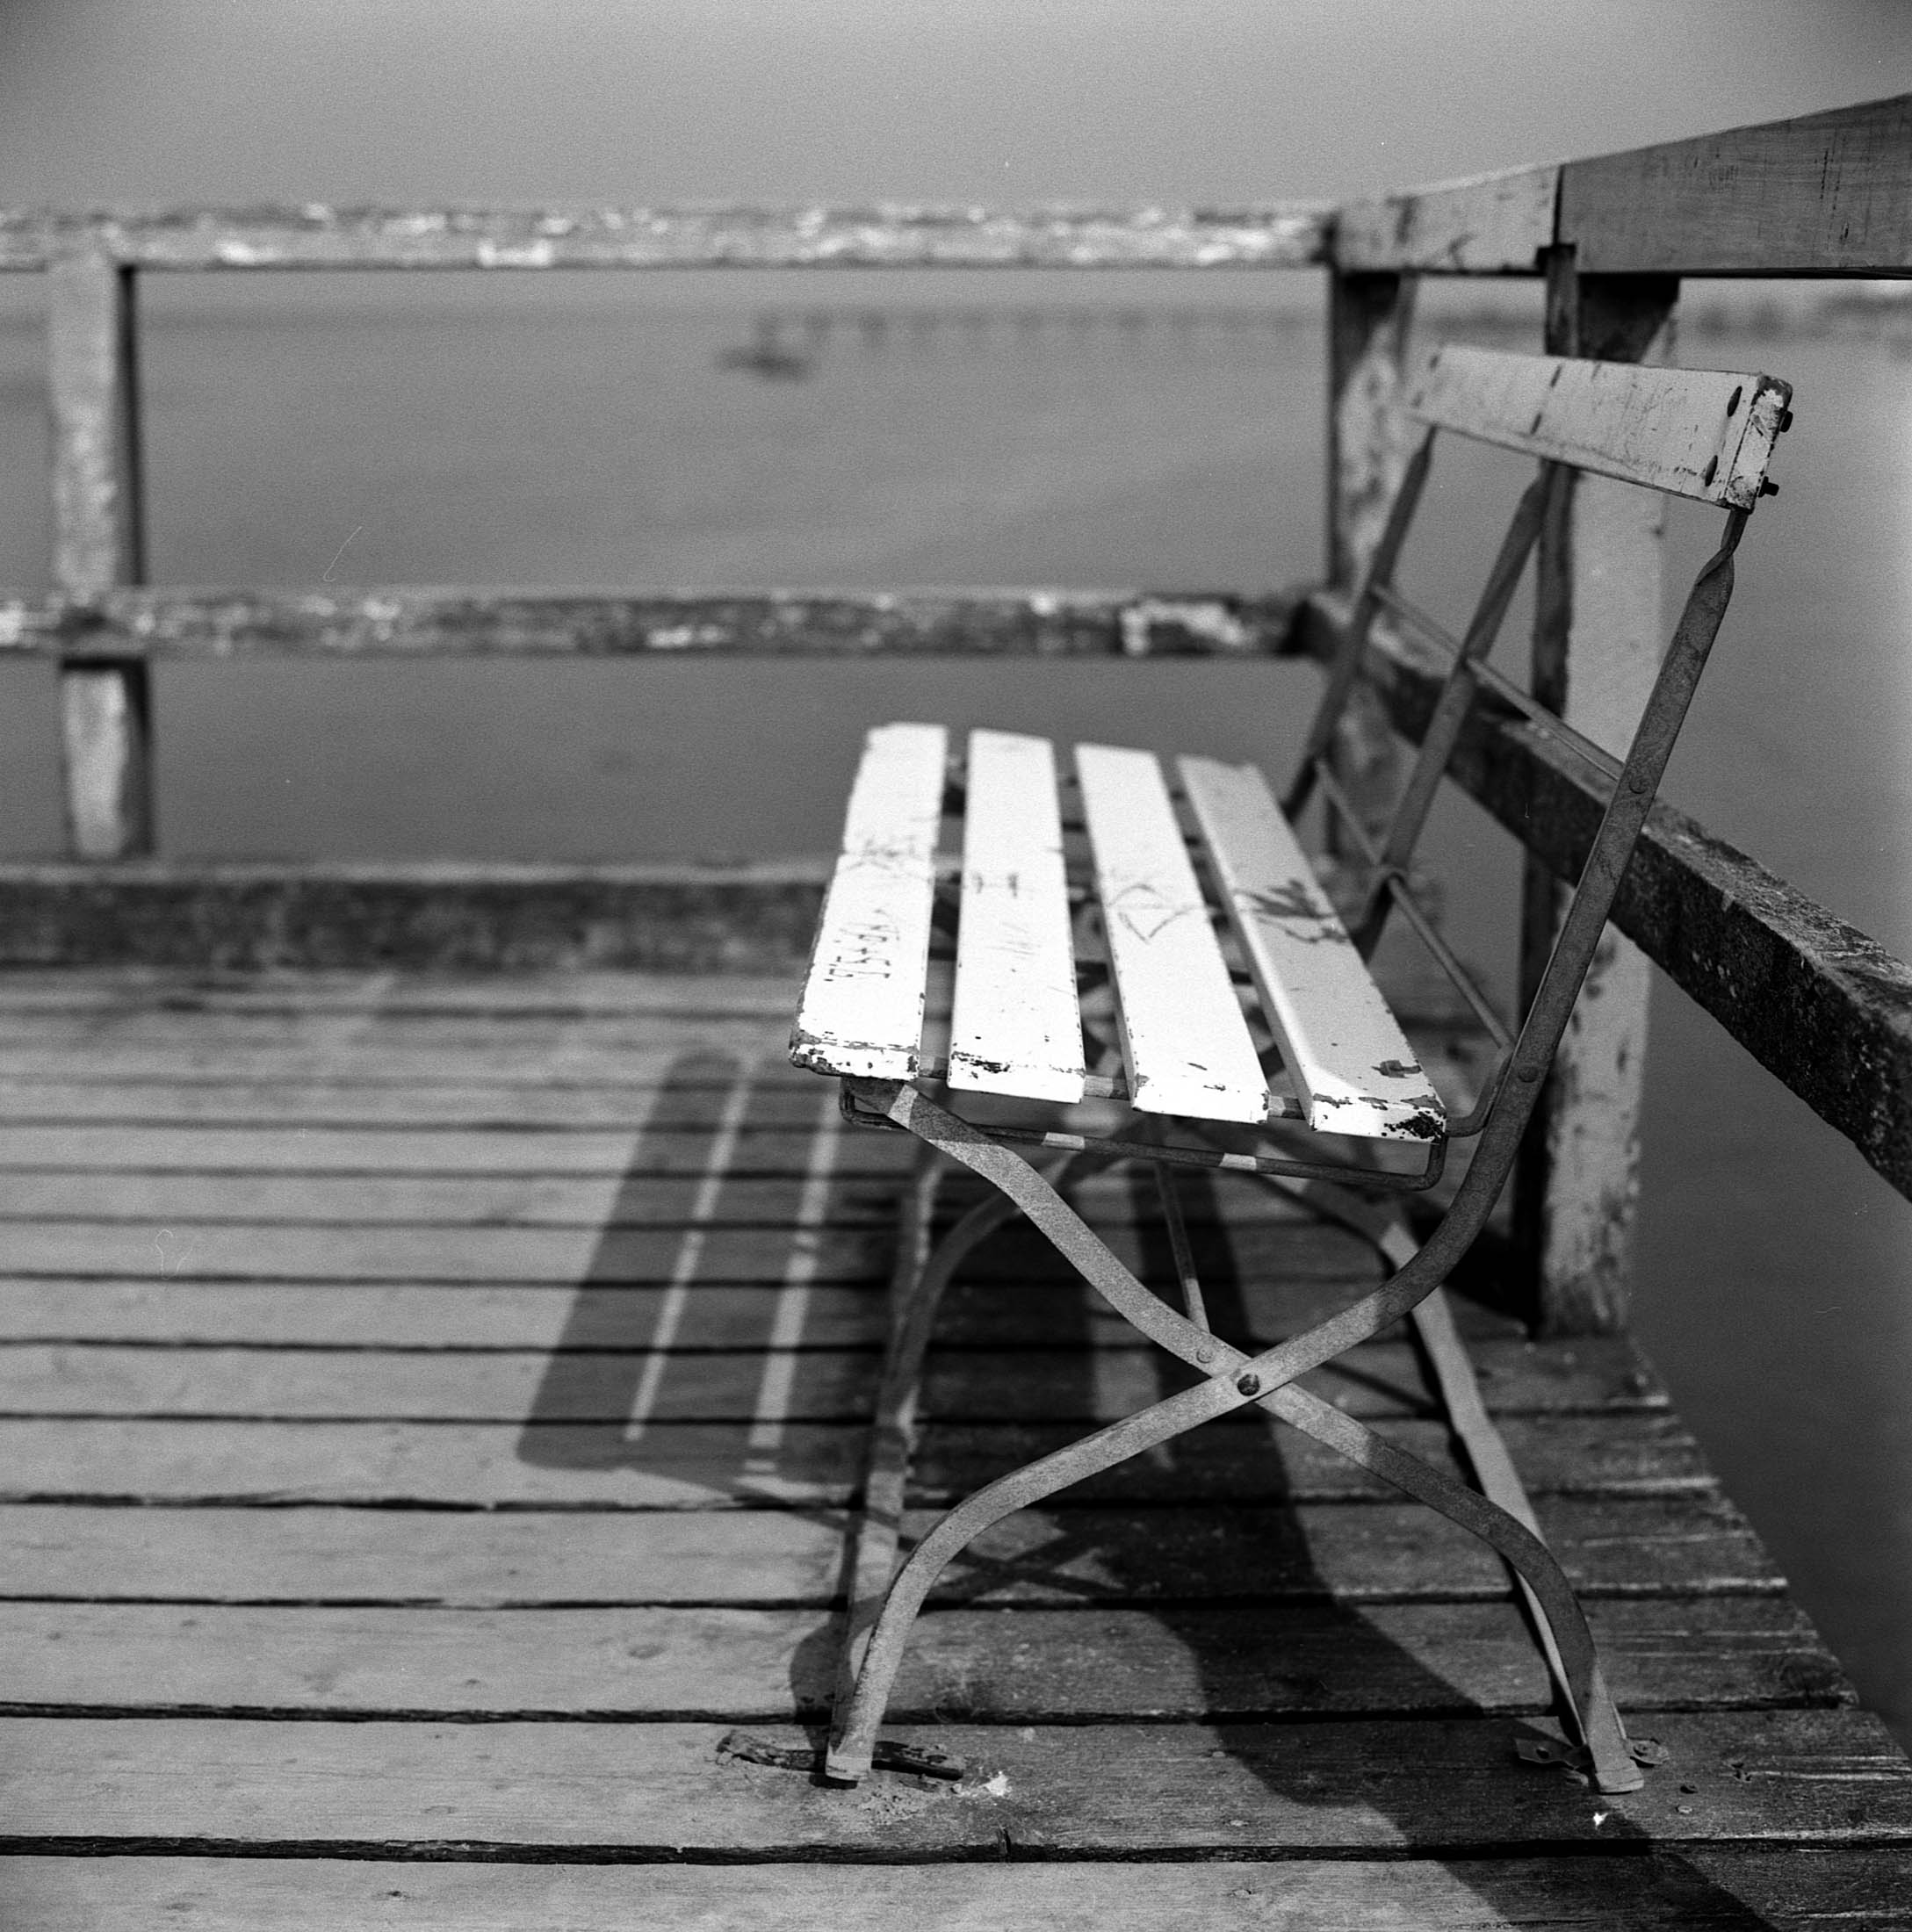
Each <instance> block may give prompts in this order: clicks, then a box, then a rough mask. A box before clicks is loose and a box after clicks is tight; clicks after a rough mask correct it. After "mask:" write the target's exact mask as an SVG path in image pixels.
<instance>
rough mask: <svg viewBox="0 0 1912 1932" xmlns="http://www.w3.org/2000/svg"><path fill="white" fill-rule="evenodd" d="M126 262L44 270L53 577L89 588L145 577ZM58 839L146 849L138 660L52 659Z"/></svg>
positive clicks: (105, 850)
mask: <svg viewBox="0 0 1912 1932" xmlns="http://www.w3.org/2000/svg"><path fill="white" fill-rule="evenodd" d="M133 302H134V294H133V270H131V269H127V268H122V267H120V266H119V263H115V262H113V261H112V260H111V259H109V258H108V257H107V256H104V255H101V254H97V253H91V252H87V253H77V254H73V255H69V256H61V257H60V258H58V259H56V260H55V261H54V262H53V263H51V264H50V265H49V266H48V268H47V391H48V395H49V399H50V401H51V405H52V415H53V537H54V559H53V575H54V584H55V586H56V587H57V588H59V589H60V590H61V591H62V592H64V593H65V594H67V595H69V596H78V597H84V596H93V595H97V594H98V593H99V592H101V591H103V590H106V589H109V588H112V586H113V585H115V584H135V583H138V582H140V581H141V579H142V577H143V576H144V575H145V559H144V556H143V554H142V531H141V515H140V429H139V385H138V374H137V362H136V357H135V344H134V314H133ZM60 710H61V744H62V749H63V753H64V771H65V781H66V783H65V789H66V816H67V838H68V844H69V849H70V850H71V852H72V854H73V855H74V856H75V857H76V858H81V859H119V858H126V857H130V856H134V855H137V854H143V853H148V852H150V851H151V850H152V849H153V801H152V765H151V739H152V731H151V716H152V700H151V696H150V692H149V689H148V677H147V667H146V665H145V663H144V661H143V660H140V659H125V660H106V661H93V660H88V661H84V662H81V661H74V660H69V661H67V662H65V663H62V664H61V667H60Z"/></svg>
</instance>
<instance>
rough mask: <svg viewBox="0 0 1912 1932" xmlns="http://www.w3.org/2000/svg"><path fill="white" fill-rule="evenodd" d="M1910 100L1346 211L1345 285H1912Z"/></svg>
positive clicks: (1342, 222)
mask: <svg viewBox="0 0 1912 1932" xmlns="http://www.w3.org/2000/svg"><path fill="white" fill-rule="evenodd" d="M1908 152H1912V94H1900V95H1895V96H1894V97H1892V98H1890V99H1887V100H1879V101H1864V102H1861V103H1859V104H1858V105H1857V106H1854V107H1840V108H1835V109H1833V110H1832V111H1831V112H1828V113H1823V114H1807V115H1803V116H1800V118H1798V119H1793V120H1783V121H1765V122H1762V123H1760V124H1758V125H1757V126H1751V127H1734V128H1728V129H1727V130H1726V131H1725V132H1723V133H1717V134H1704V135H1701V136H1699V138H1698V139H1696V140H1692V141H1665V142H1662V143H1660V144H1658V145H1656V146H1654V147H1651V148H1634V149H1632V150H1630V151H1628V152H1627V153H1625V154H1619V155H1598V156H1597V157H1595V158H1594V159H1591V160H1588V161H1571V162H1566V163H1565V164H1564V165H1562V166H1548V167H1544V168H1525V169H1513V170H1512V171H1510V172H1508V173H1504V174H1497V175H1484V176H1482V177H1478V178H1477V179H1475V180H1470V181H1454V182H1442V183H1438V184H1434V185H1432V186H1430V187H1425V188H1414V189H1408V190H1405V191H1403V192H1401V193H1398V194H1390V195H1383V196H1380V197H1378V198H1374V199H1373V200H1370V201H1361V202H1355V203H1352V204H1350V205H1347V206H1346V207H1344V208H1342V209H1340V210H1339V211H1338V213H1337V216H1336V222H1335V238H1334V255H1335V259H1336V261H1337V262H1338V263H1339V264H1340V266H1341V267H1342V268H1343V269H1346V270H1354V269H1360V270H1370V271H1377V272H1378V271H1385V270H1410V271H1418V272H1420V273H1423V274H1429V275H1538V274H1540V273H1542V272H1544V270H1545V260H1544V253H1545V251H1546V250H1547V249H1551V248H1555V247H1562V248H1570V249H1573V250H1574V251H1575V253H1576V256H1577V257H1578V260H1579V263H1580V268H1581V270H1582V272H1583V273H1586V274H1604V275H1680V276H1695V275H1735V276H1857V277H1866V278H1871V277H1878V276H1897V275H1912V169H1908V168H1907V166H1906V159H1905V157H1906V155H1907V154H1908Z"/></svg>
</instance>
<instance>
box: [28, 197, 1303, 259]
mask: <svg viewBox="0 0 1912 1932" xmlns="http://www.w3.org/2000/svg"><path fill="white" fill-rule="evenodd" d="M1326 228H1327V211H1326V210H1325V209H1324V208H1323V207H1321V206H1319V205H1315V204H1313V203H1302V202H1283V203H1278V204H1269V205H1259V206H1254V207H1246V208H1222V209H1207V208H1173V207H1152V208H1116V209H1101V208H1081V207H1040V208H1025V209H1018V208H976V207H962V208H958V207H937V206H913V205H877V206H869V207H823V206H819V207H802V208H580V209H555V208H554V209H523V210H510V209H484V208H422V209H396V208H331V207H323V206H317V205H311V206H306V207H298V208H264V209H206V208H187V209H178V210H165V209H161V210H155V211H149V212H126V213H117V212H105V211H102V212H97V213H77V214H68V213H49V212H46V211H42V210H37V209H13V210H0V269H38V268H45V267H47V265H48V264H49V263H53V262H54V261H57V260H61V259H64V258H65V257H67V256H69V255H72V254H75V253H85V254H91V255H99V256H104V257H105V259H107V260H109V261H112V262H115V263H119V264H120V265H121V266H123V267H127V268H140V269H177V270H191V269H343V268H351V269H372V268H391V269H559V268H624V269H631V268H666V269H692V268H1175V269H1180V268H1202V269H1215V268H1247V269H1265V268H1304V267H1307V266H1309V265H1310V264H1311V263H1317V262H1319V261H1320V260H1321V259H1322V256H1323V250H1324V238H1325V234H1326Z"/></svg>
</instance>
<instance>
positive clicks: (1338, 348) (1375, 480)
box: [1327, 268, 1415, 856]
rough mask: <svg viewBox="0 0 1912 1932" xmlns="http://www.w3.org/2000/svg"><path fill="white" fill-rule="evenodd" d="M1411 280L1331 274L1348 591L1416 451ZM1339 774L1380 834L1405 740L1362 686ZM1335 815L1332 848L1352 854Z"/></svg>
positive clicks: (1336, 526)
mask: <svg viewBox="0 0 1912 1932" xmlns="http://www.w3.org/2000/svg"><path fill="white" fill-rule="evenodd" d="M1414 288H1415V283H1414V278H1413V277H1412V276H1408V275H1396V274H1371V273H1354V272H1351V271H1348V270H1341V269H1338V268H1331V270H1329V278H1328V532H1327V534H1328V580H1329V581H1330V582H1331V583H1332V584H1334V585H1335V586H1337V587H1338V588H1342V589H1346V588H1350V587H1352V585H1353V582H1354V580H1355V578H1356V577H1357V576H1358V575H1359V574H1360V570H1361V566H1363V565H1364V564H1365V563H1366V562H1367V559H1368V557H1369V556H1370V555H1371V554H1372V553H1373V551H1374V545H1375V544H1377V543H1378V542H1379V541H1380V539H1381V530H1382V524H1383V523H1385V522H1386V521H1387V515H1388V506H1389V503H1390V502H1391V501H1393V499H1394V493H1395V491H1396V488H1397V487H1399V485H1400V481H1401V476H1402V472H1403V471H1404V470H1405V469H1406V467H1407V459H1408V451H1409V450H1410V449H1411V447H1412V440H1413V439H1412V436H1411V424H1410V423H1409V422H1408V421H1407V419H1406V417H1405V416H1404V415H1403V413H1402V411H1401V410H1400V408H1399V407H1397V405H1398V400H1399V396H1400V392H1401V386H1402V378H1403V372H1404V370H1405V366H1406V362H1407V351H1408V331H1409V328H1410V326H1411V323H1412V321H1413V316H1414ZM1333 760H1334V765H1335V775H1336V776H1337V777H1338V778H1339V779H1340V781H1341V783H1342V785H1343V787H1344V789H1346V792H1347V794H1348V797H1350V798H1352V799H1353V801H1354V803H1355V804H1356V805H1357V807H1358V808H1359V810H1360V813H1361V817H1362V818H1363V820H1364V821H1365V822H1366V823H1367V825H1368V827H1369V829H1370V830H1371V831H1372V832H1373V833H1374V834H1375V836H1376V837H1377V838H1378V837H1379V836H1380V835H1381V833H1382V832H1383V831H1384V830H1385V829H1386V826H1387V822H1388V818H1389V813H1390V812H1391V811H1393V809H1394V802H1395V799H1396V797H1397V796H1398V794H1399V791H1400V789H1401V785H1402V783H1403V761H1402V753H1401V746H1400V740H1399V739H1396V736H1395V735H1394V732H1392V731H1391V730H1390V729H1389V725H1388V723H1387V721H1386V718H1385V717H1384V716H1383V714H1382V708H1381V704H1380V701H1379V700H1378V699H1377V698H1375V697H1374V694H1373V693H1372V692H1370V691H1369V690H1368V689H1367V688H1366V687H1365V686H1363V685H1357V686H1356V687H1355V688H1354V690H1353V693H1352V695H1351V696H1350V698H1349V702H1348V705H1347V708H1346V710H1345V711H1344V712H1343V713H1342V715H1341V723H1340V726H1339V728H1338V731H1337V732H1336V736H1335V745H1334V751H1333ZM1335 833H1336V826H1335V823H1334V819H1333V818H1332V816H1331V817H1330V818H1329V820H1328V849H1329V851H1330V852H1331V853H1333V854H1336V855H1337V856H1342V855H1345V854H1344V853H1343V850H1342V847H1341V845H1340V842H1339V841H1338V840H1337V838H1336V836H1335Z"/></svg>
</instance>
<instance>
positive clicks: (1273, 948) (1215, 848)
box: [1176, 758, 1446, 1140]
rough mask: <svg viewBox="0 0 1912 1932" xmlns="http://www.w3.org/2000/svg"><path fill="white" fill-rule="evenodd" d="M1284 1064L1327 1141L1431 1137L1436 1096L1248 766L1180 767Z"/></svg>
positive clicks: (1204, 763) (1189, 761)
mask: <svg viewBox="0 0 1912 1932" xmlns="http://www.w3.org/2000/svg"><path fill="white" fill-rule="evenodd" d="M1176 766H1177V769H1178V771H1179V772H1180V776H1181V781H1182V789H1183V790H1184V792H1185V793H1186V794H1187V799H1188V804H1189V808H1190V810H1191V811H1193V812H1194V818H1195V822H1196V825H1198V827H1199V828H1200V831H1201V840H1202V846H1203V848H1204V850H1205V851H1206V853H1207V854H1208V858H1209V864H1210V866H1211V867H1212V869H1213V870H1214V873H1215V876H1216V882H1217V883H1218V884H1219V886H1220V888H1221V893H1222V899H1223V905H1225V907H1226V908H1227V911H1228V914H1229V918H1230V922H1231V924H1232V926H1233V927H1234V931H1235V935H1236V938H1237V941H1239V942H1240V945H1241V948H1242V951H1243V953H1244V954H1245V956H1246V958H1247V961H1248V966H1249V970H1250V972H1251V973H1252V975H1253V977H1254V981H1255V986H1256V990H1257V991H1258V992H1259V994H1260V996H1261V1005H1262V1011H1263V1012H1264V1013H1266V1016H1267V1018H1268V1020H1269V1022H1270V1024H1271V1026H1272V1027H1273V1031H1274V1034H1275V1037H1276V1039H1277V1040H1278V1041H1279V1042H1281V1058H1282V1063H1283V1064H1284V1065H1285V1066H1286V1068H1287V1069H1288V1077H1289V1078H1290V1079H1292V1080H1293V1081H1294V1083H1295V1090H1296V1092H1298V1093H1299V1094H1300V1095H1301V1097H1302V1099H1303V1101H1304V1102H1305V1103H1306V1105H1307V1108H1308V1124H1309V1126H1310V1127H1311V1128H1314V1129H1315V1131H1316V1132H1317V1133H1323V1134H1352V1135H1358V1136H1360V1137H1361V1138H1364V1139H1371V1140H1431V1139H1438V1138H1439V1137H1440V1135H1442V1134H1443V1133H1445V1131H1446V1121H1445V1116H1444V1114H1443V1110H1442V1107H1441V1104H1440V1101H1439V1097H1438V1096H1437V1095H1435V1094H1434V1093H1433V1092H1432V1091H1431V1090H1430V1088H1429V1085H1428V1079H1427V1075H1426V1074H1425V1072H1424V1071H1422V1069H1421V1066H1420V1063H1419V1062H1418V1059H1417V1058H1416V1057H1415V1053H1414V1049H1413V1048H1412V1047H1411V1046H1410V1045H1409V1044H1408V1042H1407V1039H1406V1036H1405V1035H1404V1034H1403V1033H1402V1031H1401V1028H1400V1027H1399V1025H1398V1024H1397V1023H1396V1020H1395V1017H1394V1015H1393V1014H1392V1013H1390V1012H1389V1010H1388V1005H1387V1002H1386V1001H1385V1000H1384V999H1383V998H1382V995H1381V991H1380V989H1379V988H1378V987H1377V986H1376V985H1375V984H1374V981H1373V980H1372V979H1371V978H1370V977H1368V972H1367V962H1366V961H1364V960H1363V959H1362V958H1361V956H1360V954H1359V953H1358V952H1357V951H1356V950H1355V949H1354V944H1353V941H1352V940H1350V939H1349V937H1348V935H1347V933H1346V929H1345V928H1344V927H1343V926H1342V924H1341V920H1340V918H1339V916H1338V914H1337V913H1336V912H1335V910H1334V907H1333V905H1331V903H1330V901H1329V898H1328V896H1327V894H1326V893H1325V892H1324V890H1322V889H1321V886H1320V885H1319V883H1317V880H1316V878H1315V876H1314V873H1313V870H1312V869H1310V866H1309V863H1308V861H1307V859H1306V858H1305V857H1304V856H1303V855H1302V850H1301V847H1299V846H1298V845H1297V844H1296V843H1295V835H1294V833H1292V832H1291V831H1290V830H1289V829H1288V822H1287V820H1286V819H1284V818H1282V816H1281V809H1280V808H1279V807H1278V806H1277V805H1276V804H1275V802H1274V799H1273V796H1272V794H1271V793H1270V792H1269V790H1268V787H1267V783H1266V780H1265V779H1264V778H1263V777H1262V775H1261V774H1260V773H1259V771H1258V770H1256V768H1254V767H1253V766H1252V765H1224V764H1222V763H1221V762H1219V761H1217V760H1215V759H1209V758H1182V759H1179V760H1178V761H1176Z"/></svg>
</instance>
